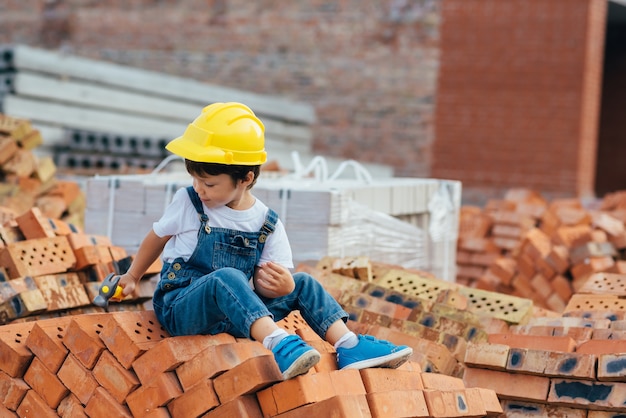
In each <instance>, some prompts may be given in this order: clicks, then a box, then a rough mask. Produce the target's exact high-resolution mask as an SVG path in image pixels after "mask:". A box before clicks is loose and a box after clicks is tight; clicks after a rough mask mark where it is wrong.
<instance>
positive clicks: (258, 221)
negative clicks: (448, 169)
mask: <svg viewBox="0 0 626 418" xmlns="http://www.w3.org/2000/svg"><path fill="white" fill-rule="evenodd" d="M202 207H203V208H204V213H206V215H207V216H208V217H209V226H211V227H216V228H228V229H234V230H237V231H244V232H257V231H259V230H260V229H261V227H262V226H263V223H264V222H265V216H266V214H267V211H268V207H267V206H266V205H265V204H264V203H263V202H261V201H260V200H259V199H256V201H255V203H254V205H253V206H252V207H251V208H250V209H246V210H234V209H231V208H229V207H228V206H221V207H218V208H215V209H209V208H207V207H206V206H205V205H204V204H203V205H202ZM152 229H153V230H154V233H155V234H156V235H158V236H159V237H164V236H167V235H171V236H172V238H170V240H169V241H168V242H167V244H165V248H163V254H162V259H163V261H164V262H166V263H169V262H172V261H173V260H174V259H175V258H178V257H182V258H183V259H184V260H185V261H186V260H188V259H189V257H191V254H192V253H193V251H194V249H195V248H196V244H197V243H198V229H200V219H199V218H198V213H197V212H196V209H195V208H194V206H193V203H192V202H191V199H190V198H189V195H188V194H187V190H186V189H185V188H181V189H179V190H177V191H176V193H175V194H174V197H173V198H172V202H171V203H170V204H169V205H168V207H167V208H166V209H165V212H164V213H163V216H161V219H159V220H158V221H156V222H154V223H153V224H152ZM268 261H273V262H275V263H278V264H280V265H282V266H284V267H287V268H293V259H292V253H291V246H290V245H289V239H288V238H287V232H286V231H285V226H284V225H283V223H282V222H281V221H280V219H279V220H278V222H277V223H276V229H275V230H274V232H273V233H271V234H269V236H268V238H267V241H265V247H264V248H263V252H262V253H261V259H260V260H259V265H260V264H263V263H265V262H268Z"/></svg>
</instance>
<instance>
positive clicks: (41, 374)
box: [24, 357, 68, 409]
mask: <svg viewBox="0 0 626 418" xmlns="http://www.w3.org/2000/svg"><path fill="white" fill-rule="evenodd" d="M24 381H25V382H26V383H27V384H28V386H30V387H31V388H32V389H33V390H34V391H35V392H37V393H38V394H39V396H41V398H42V399H43V400H44V401H45V402H46V404H47V405H48V406H49V407H50V408H52V409H56V407H57V406H59V403H61V401H62V400H63V398H65V397H66V396H67V395H68V390H67V388H66V387H65V386H64V385H63V383H61V381H60V380H59V378H58V377H57V375H56V374H53V373H51V372H50V370H48V369H47V368H46V366H44V365H43V363H42V362H41V360H39V359H38V358H37V357H35V358H34V359H33V361H32V363H30V366H28V370H26V373H25V374H24Z"/></svg>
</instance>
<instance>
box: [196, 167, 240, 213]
mask: <svg viewBox="0 0 626 418" xmlns="http://www.w3.org/2000/svg"><path fill="white" fill-rule="evenodd" d="M192 178H193V189H194V190H195V191H196V193H198V196H199V197H200V200H202V203H204V205H205V206H206V207H208V208H215V207H219V206H228V207H231V208H233V209H240V207H239V206H240V205H241V203H242V197H243V196H244V192H245V191H246V186H247V183H246V182H242V181H238V182H237V185H236V186H235V185H233V180H232V179H231V178H230V176H229V175H228V174H219V175H217V176H211V175H208V174H205V175H202V176H198V175H192Z"/></svg>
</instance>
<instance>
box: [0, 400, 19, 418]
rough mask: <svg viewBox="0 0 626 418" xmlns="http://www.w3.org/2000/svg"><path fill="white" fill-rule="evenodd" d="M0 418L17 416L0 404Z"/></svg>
mask: <svg viewBox="0 0 626 418" xmlns="http://www.w3.org/2000/svg"><path fill="white" fill-rule="evenodd" d="M0 418H19V417H18V416H17V414H16V413H15V412H13V411H11V410H10V409H9V408H7V407H6V406H4V405H2V404H1V403H0Z"/></svg>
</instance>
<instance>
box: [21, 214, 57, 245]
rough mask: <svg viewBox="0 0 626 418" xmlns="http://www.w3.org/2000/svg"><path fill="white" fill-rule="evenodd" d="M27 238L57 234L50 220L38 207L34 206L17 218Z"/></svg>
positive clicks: (47, 236) (49, 236)
mask: <svg viewBox="0 0 626 418" xmlns="http://www.w3.org/2000/svg"><path fill="white" fill-rule="evenodd" d="M15 222H17V225H18V226H19V228H20V230H21V231H22V234H24V237H25V238H26V239H35V238H53V237H55V236H56V234H55V233H54V230H53V229H52V226H51V225H50V222H48V220H47V219H46V218H45V217H44V216H43V215H42V214H41V210H40V209H39V208H38V207H33V208H31V209H29V210H28V211H26V212H24V213H23V214H21V215H20V216H17V217H16V218H15Z"/></svg>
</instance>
